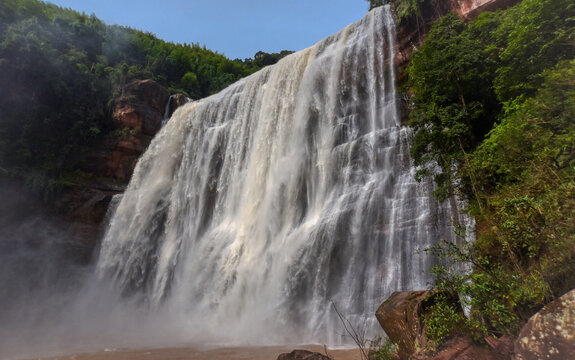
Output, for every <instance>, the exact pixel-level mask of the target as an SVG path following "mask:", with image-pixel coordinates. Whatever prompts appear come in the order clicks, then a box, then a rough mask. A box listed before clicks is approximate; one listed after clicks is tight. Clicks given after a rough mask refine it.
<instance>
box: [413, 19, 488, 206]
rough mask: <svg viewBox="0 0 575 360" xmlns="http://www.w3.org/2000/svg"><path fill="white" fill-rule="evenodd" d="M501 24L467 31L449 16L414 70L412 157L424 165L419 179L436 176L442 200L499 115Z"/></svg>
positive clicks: (415, 61)
mask: <svg viewBox="0 0 575 360" xmlns="http://www.w3.org/2000/svg"><path fill="white" fill-rule="evenodd" d="M497 23H498V22H497V19H496V18H485V17H483V18H482V19H481V20H480V21H477V22H475V23H473V24H472V25H470V26H466V25H465V24H464V23H463V22H462V21H461V20H460V19H458V18H457V17H456V16H455V15H447V16H445V17H443V18H442V19H441V20H440V21H439V23H437V24H436V25H435V26H434V27H433V29H432V30H431V31H430V33H429V37H428V39H427V41H426V42H425V44H424V46H423V47H422V48H421V50H420V51H418V52H416V53H415V54H414V55H413V59H412V62H411V65H410V67H409V77H410V81H411V84H412V86H413V90H414V93H415V97H414V99H413V100H414V105H415V107H414V110H413V112H412V114H411V119H410V125H411V127H412V128H413V129H414V130H415V136H414V139H413V146H412V155H413V158H414V161H415V165H416V166H422V167H421V169H420V171H419V172H418V178H422V177H424V176H435V180H436V183H437V184H438V190H437V192H436V195H437V196H438V197H439V198H441V199H444V198H445V197H447V196H449V195H450V194H451V193H452V189H451V185H452V183H453V181H454V177H453V175H454V169H455V168H457V167H459V166H460V165H461V164H462V163H463V162H464V155H465V153H466V152H469V151H472V150H473V149H474V148H475V147H476V146H477V144H478V143H479V142H480V141H481V140H482V138H483V136H484V135H485V134H486V133H487V132H488V131H489V129H490V128H491V126H492V124H493V123H494V122H495V118H496V115H497V113H498V112H499V105H498V103H497V101H496V96H495V94H494V93H493V92H492V91H491V83H492V82H493V77H494V75H493V74H494V72H495V69H496V66H497V59H495V58H494V55H493V52H492V50H491V48H490V47H489V46H488V44H489V43H490V41H491V40H492V35H491V33H492V31H493V30H494V28H496V26H497ZM427 165H430V166H427ZM437 165H438V166H439V167H437ZM438 170H439V171H438Z"/></svg>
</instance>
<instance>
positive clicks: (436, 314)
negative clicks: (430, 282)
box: [423, 293, 467, 344]
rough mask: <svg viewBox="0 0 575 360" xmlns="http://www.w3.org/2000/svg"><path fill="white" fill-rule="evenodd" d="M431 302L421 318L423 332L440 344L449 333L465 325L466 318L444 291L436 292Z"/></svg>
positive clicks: (461, 328)
mask: <svg viewBox="0 0 575 360" xmlns="http://www.w3.org/2000/svg"><path fill="white" fill-rule="evenodd" d="M433 301H434V302H433V303H432V304H431V305H430V306H429V307H428V308H427V309H426V315H425V317H424V319H423V324H424V325H425V334H426V335H427V338H428V339H429V340H431V341H432V342H434V343H435V344H441V343H442V342H443V341H444V339H445V338H446V337H447V336H448V335H451V334H454V333H456V332H460V331H462V330H464V329H466V327H467V319H466V318H465V315H464V314H463V312H462V311H461V309H460V308H458V304H456V303H454V302H452V301H449V298H448V296H446V295H445V294H444V293H437V294H435V296H434V297H433Z"/></svg>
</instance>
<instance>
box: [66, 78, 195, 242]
mask: <svg viewBox="0 0 575 360" xmlns="http://www.w3.org/2000/svg"><path fill="white" fill-rule="evenodd" d="M182 98H183V99H184V100H183V101H181V99H182ZM174 99H175V100H174V101H169V100H170V94H169V92H168V90H166V89H165V88H164V87H162V86H161V85H159V84H157V83H156V82H154V81H153V80H134V81H132V82H130V83H128V84H127V85H126V86H125V87H124V89H123V90H122V94H121V95H120V96H119V97H118V98H117V99H115V100H114V102H113V104H112V108H111V114H112V122H113V124H114V127H115V130H114V131H112V132H111V133H110V134H109V135H108V136H107V137H106V138H105V139H104V140H103V141H102V143H101V144H100V145H99V146H98V147H97V148H95V149H94V150H93V151H91V152H90V153H89V154H87V156H86V158H85V161H84V163H83V164H82V165H81V170H83V171H84V172H86V173H89V174H91V176H90V177H88V178H85V179H80V181H79V183H78V184H76V185H75V186H71V187H69V188H68V189H67V190H66V191H65V192H64V193H63V194H62V196H61V197H60V198H59V199H58V201H57V202H56V208H57V210H58V212H59V213H61V214H63V216H64V219H65V221H66V222H67V223H69V226H68V231H67V233H68V236H69V238H70V240H69V241H70V242H71V243H72V244H75V245H79V246H82V247H85V248H86V249H88V250H87V251H91V249H93V248H94V246H95V245H96V243H97V241H98V238H99V236H100V231H101V224H102V221H103V220H104V217H105V215H106V212H107V209H108V206H109V203H110V201H111V199H112V197H113V196H114V195H116V194H119V193H122V192H123V191H124V190H125V187H126V185H127V184H128V182H129V180H130V177H131V176H132V172H133V171H134V167H135V165H136V162H137V161H138V158H139V157H140V155H141V154H142V153H143V152H144V151H145V150H146V149H147V147H148V145H149V144H150V141H151V140H152V138H153V137H154V135H155V134H156V133H157V132H158V131H159V130H160V129H161V127H162V120H163V118H164V116H165V115H170V114H171V113H173V112H174V111H175V109H176V108H177V107H178V106H181V105H183V104H184V103H185V102H186V101H185V100H186V98H185V97H184V96H183V95H181V94H177V95H174ZM168 103H169V105H170V107H169V109H168V111H167V112H168V114H165V113H166V107H167V106H168Z"/></svg>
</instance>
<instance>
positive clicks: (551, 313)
mask: <svg viewBox="0 0 575 360" xmlns="http://www.w3.org/2000/svg"><path fill="white" fill-rule="evenodd" d="M515 359H516V360H535V359H557V360H559V359H575V289H574V290H571V291H570V292H568V293H567V294H565V295H563V296H562V297H560V298H559V299H557V300H555V301H553V302H552V303H549V304H547V306H545V307H544V308H543V309H542V310H541V311H539V312H538V313H537V314H535V315H533V316H532V317H531V319H529V321H528V322H527V324H525V326H524V327H523V329H521V333H520V334H519V337H518V339H517V341H516V342H515Z"/></svg>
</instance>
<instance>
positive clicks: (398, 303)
mask: <svg viewBox="0 0 575 360" xmlns="http://www.w3.org/2000/svg"><path fill="white" fill-rule="evenodd" d="M438 294H441V293H438V292H433V291H428V290H423V291H397V292H394V293H393V294H391V296H390V297H389V298H388V299H387V300H386V301H385V302H384V303H383V304H382V305H381V306H380V307H379V309H378V310H377V312H376V314H375V315H376V317H377V320H378V321H379V324H380V325H381V327H382V328H383V330H385V333H386V334H387V336H388V337H389V339H390V340H391V341H392V342H393V343H394V344H396V345H397V354H398V356H399V358H400V359H433V360H474V359H482V360H497V359H501V358H504V356H502V354H499V353H498V352H497V351H496V350H495V349H491V348H489V347H488V346H481V345H478V344H476V343H475V342H473V340H472V339H471V338H469V337H468V336H456V337H453V338H451V339H449V340H448V341H447V342H446V343H445V344H443V345H442V346H441V348H440V349H439V351H438V352H437V353H434V350H433V348H434V346H430V345H432V344H430V342H429V340H428V339H427V336H426V334H425V330H426V328H425V324H424V322H423V319H425V317H426V316H427V315H428V311H429V307H430V306H431V305H433V304H434V302H435V301H436V299H437V297H436V296H437V295H438ZM443 294H444V295H446V294H445V293H443ZM450 301H451V302H453V305H454V306H456V307H459V309H460V311H461V312H463V309H461V306H460V305H459V302H458V299H450Z"/></svg>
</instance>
